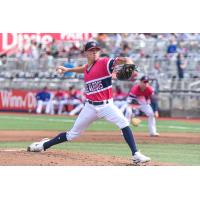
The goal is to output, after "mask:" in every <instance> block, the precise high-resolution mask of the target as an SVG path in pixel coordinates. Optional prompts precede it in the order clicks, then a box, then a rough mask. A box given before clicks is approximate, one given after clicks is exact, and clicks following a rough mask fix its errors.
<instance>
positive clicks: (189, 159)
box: [0, 142, 200, 166]
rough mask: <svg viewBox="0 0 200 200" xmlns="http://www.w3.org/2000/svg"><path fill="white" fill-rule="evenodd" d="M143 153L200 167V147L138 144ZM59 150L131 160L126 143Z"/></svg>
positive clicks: (4, 145)
mask: <svg viewBox="0 0 200 200" xmlns="http://www.w3.org/2000/svg"><path fill="white" fill-rule="evenodd" d="M28 144H30V143H29V142H0V148H26V147H27V145H28ZM138 148H139V149H140V150H141V152H142V153H144V154H146V155H148V156H150V157H151V158H152V160H153V161H158V162H167V163H176V164H178V165H180V166H181V165H189V166H193V165H194V166H195V165H196V166H200V154H199V152H200V145H194V144H192V145H191V144H187V145H182V144H138ZM53 149H57V150H68V151H69V150H70V151H76V152H89V153H95V154H103V155H113V156H119V157H126V158H130V155H131V154H130V150H129V148H128V146H127V145H126V144H125V143H80V142H71V143H63V144H60V145H57V146H55V147H53Z"/></svg>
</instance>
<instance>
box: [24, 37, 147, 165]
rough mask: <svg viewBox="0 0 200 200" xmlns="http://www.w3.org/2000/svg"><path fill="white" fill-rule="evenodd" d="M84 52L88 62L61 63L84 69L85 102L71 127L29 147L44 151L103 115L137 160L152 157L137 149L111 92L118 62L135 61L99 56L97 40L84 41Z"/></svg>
mask: <svg viewBox="0 0 200 200" xmlns="http://www.w3.org/2000/svg"><path fill="white" fill-rule="evenodd" d="M84 50H85V55H86V57H87V61H88V63H87V64H86V65H84V66H82V67H75V68H65V67H63V66H58V67H57V71H58V72H59V73H65V72H76V73H84V82H85V95H86V103H85V106H84V108H83V109H82V111H81V112H80V114H79V116H78V118H77V119H76V121H75V124H74V126H73V127H72V129H71V130H69V131H66V132H63V133H60V134H59V135H57V136H56V137H55V138H53V139H51V140H49V139H46V140H42V141H40V142H35V143H33V144H31V145H30V146H29V147H28V149H27V150H28V151H33V152H35V151H43V150H46V149H48V148H50V147H51V146H53V145H56V144H59V143H61V142H65V141H70V140H73V139H74V138H76V137H78V136H79V135H80V134H81V132H83V131H84V130H85V129H86V128H87V127H88V126H89V125H90V124H91V123H92V122H94V121H96V120H98V119H101V118H104V119H106V120H107V121H109V122H112V123H114V124H116V125H117V126H118V127H119V129H120V130H121V133H122V134H123V136H124V139H125V141H126V142H127V144H128V145H129V147H130V150H131V152H132V159H133V162H134V163H144V162H148V161H150V158H149V157H147V156H145V155H143V154H142V153H140V152H139V151H138V150H137V147H136V143H135V140H134V137H133V134H132V131H131V129H130V127H129V122H128V120H127V119H126V118H125V117H124V115H123V114H122V112H121V111H120V110H119V109H118V108H117V107H116V106H115V105H114V103H113V98H112V97H113V96H112V72H113V70H114V67H115V66H116V65H120V64H132V63H133V62H132V60H131V59H130V58H126V57H117V58H107V57H104V58H100V56H99V55H100V54H99V52H100V47H99V45H98V44H97V43H96V42H94V41H91V42H88V43H87V44H86V45H85V49H84Z"/></svg>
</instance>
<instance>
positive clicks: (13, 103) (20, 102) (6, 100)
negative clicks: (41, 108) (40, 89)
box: [0, 90, 36, 109]
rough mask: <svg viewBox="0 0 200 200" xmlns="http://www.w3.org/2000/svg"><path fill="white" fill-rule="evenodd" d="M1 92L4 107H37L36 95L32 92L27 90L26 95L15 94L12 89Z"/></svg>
mask: <svg viewBox="0 0 200 200" xmlns="http://www.w3.org/2000/svg"><path fill="white" fill-rule="evenodd" d="M0 93H1V101H2V107H3V108H6V107H10V108H19V109H20V108H34V107H36V99H35V95H34V93H32V92H27V93H26V94H25V96H24V97H23V96H15V95H13V93H12V91H6V90H2V91H0Z"/></svg>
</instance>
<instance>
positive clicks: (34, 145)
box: [27, 138, 49, 152]
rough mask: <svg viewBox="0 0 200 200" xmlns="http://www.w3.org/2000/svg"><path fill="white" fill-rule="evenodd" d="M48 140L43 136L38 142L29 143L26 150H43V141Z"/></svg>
mask: <svg viewBox="0 0 200 200" xmlns="http://www.w3.org/2000/svg"><path fill="white" fill-rule="evenodd" d="M48 141H49V139H48V138H44V139H42V140H41V141H40V142H34V143H32V144H31V145H29V146H28V147H27V151H30V152H41V151H44V146H43V144H44V143H45V142H48Z"/></svg>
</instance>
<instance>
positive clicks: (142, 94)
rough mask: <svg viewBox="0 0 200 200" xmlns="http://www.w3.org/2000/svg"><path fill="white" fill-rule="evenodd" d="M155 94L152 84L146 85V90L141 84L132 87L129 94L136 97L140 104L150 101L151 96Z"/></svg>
mask: <svg viewBox="0 0 200 200" xmlns="http://www.w3.org/2000/svg"><path fill="white" fill-rule="evenodd" d="M152 94H153V88H152V87H151V86H146V88H145V89H144V90H142V89H141V87H140V85H139V84H137V85H135V86H133V87H132V88H131V91H130V93H129V96H130V97H132V98H136V99H137V100H138V102H139V104H146V103H150V98H151V96H152Z"/></svg>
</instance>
